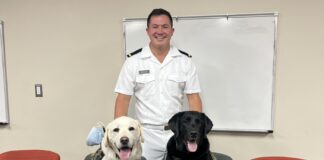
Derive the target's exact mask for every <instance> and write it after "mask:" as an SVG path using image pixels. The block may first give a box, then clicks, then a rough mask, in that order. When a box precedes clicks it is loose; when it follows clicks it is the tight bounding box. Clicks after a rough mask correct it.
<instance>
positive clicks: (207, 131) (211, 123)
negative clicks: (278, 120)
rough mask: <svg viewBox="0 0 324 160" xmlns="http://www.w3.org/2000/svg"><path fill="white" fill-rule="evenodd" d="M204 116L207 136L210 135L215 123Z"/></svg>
mask: <svg viewBox="0 0 324 160" xmlns="http://www.w3.org/2000/svg"><path fill="white" fill-rule="evenodd" d="M202 114H203V116H204V121H205V134H207V133H209V132H210V131H211V129H212V127H213V122H212V121H211V120H210V119H209V117H208V116H207V115H206V114H205V113H202Z"/></svg>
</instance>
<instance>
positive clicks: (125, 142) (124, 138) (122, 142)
mask: <svg viewBox="0 0 324 160" xmlns="http://www.w3.org/2000/svg"><path fill="white" fill-rule="evenodd" d="M128 142H129V139H128V137H121V138H120V143H121V144H124V145H125V144H128Z"/></svg>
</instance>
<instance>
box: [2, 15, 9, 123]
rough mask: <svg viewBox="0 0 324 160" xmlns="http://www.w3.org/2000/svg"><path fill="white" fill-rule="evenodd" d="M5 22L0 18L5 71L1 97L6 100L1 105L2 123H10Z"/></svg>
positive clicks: (3, 68) (3, 67) (3, 70)
mask: <svg viewBox="0 0 324 160" xmlns="http://www.w3.org/2000/svg"><path fill="white" fill-rule="evenodd" d="M3 23H4V22H3V21H1V20H0V27H1V28H0V54H1V55H0V56H1V58H2V61H1V63H2V64H1V66H0V67H1V68H0V69H1V70H2V72H3V74H2V78H0V83H1V85H3V88H1V90H0V92H3V96H4V97H1V98H2V99H3V100H4V102H0V103H1V104H0V107H1V109H2V110H3V111H4V112H1V113H0V124H8V123H9V103H8V90H7V72H6V71H7V70H6V56H5V42H4V24H3Z"/></svg>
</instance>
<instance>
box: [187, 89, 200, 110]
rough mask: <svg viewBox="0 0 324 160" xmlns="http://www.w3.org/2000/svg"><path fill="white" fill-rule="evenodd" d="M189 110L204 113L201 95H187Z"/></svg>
mask: <svg viewBox="0 0 324 160" xmlns="http://www.w3.org/2000/svg"><path fill="white" fill-rule="evenodd" d="M187 98H188V102H189V110H192V111H198V112H202V102H201V98H200V96H199V93H193V94H187Z"/></svg>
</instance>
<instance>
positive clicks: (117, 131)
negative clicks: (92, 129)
mask: <svg viewBox="0 0 324 160" xmlns="http://www.w3.org/2000/svg"><path fill="white" fill-rule="evenodd" d="M143 141H144V140H143V137H142V129H141V125H140V123H139V121H137V120H135V119H132V118H130V117H125V116H123V117H119V118H116V119H115V120H113V121H112V122H110V123H109V124H108V125H107V127H106V132H105V135H104V138H103V140H102V142H101V147H102V151H103V152H104V154H105V156H104V157H103V159H102V160H140V159H141V156H142V147H141V142H143Z"/></svg>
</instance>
